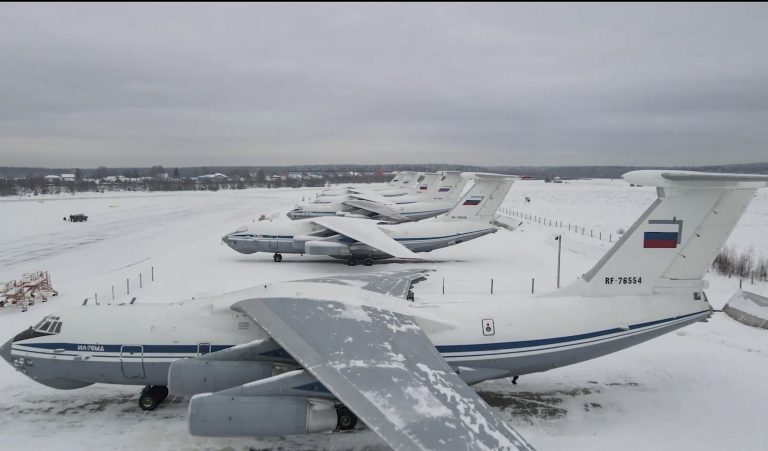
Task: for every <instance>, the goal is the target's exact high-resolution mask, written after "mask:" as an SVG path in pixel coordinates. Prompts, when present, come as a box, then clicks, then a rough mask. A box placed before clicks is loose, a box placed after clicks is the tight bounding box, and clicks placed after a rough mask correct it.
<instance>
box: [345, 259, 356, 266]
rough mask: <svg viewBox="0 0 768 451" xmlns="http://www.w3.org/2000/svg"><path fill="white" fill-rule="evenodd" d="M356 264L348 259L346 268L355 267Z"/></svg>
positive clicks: (353, 260)
mask: <svg viewBox="0 0 768 451" xmlns="http://www.w3.org/2000/svg"><path fill="white" fill-rule="evenodd" d="M356 264H357V262H356V261H355V259H354V258H350V259H349V260H347V266H355V265H356Z"/></svg>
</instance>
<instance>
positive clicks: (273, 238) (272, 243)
mask: <svg viewBox="0 0 768 451" xmlns="http://www.w3.org/2000/svg"><path fill="white" fill-rule="evenodd" d="M269 250H270V251H276V250H277V236H276V235H275V236H271V237H270V238H269Z"/></svg>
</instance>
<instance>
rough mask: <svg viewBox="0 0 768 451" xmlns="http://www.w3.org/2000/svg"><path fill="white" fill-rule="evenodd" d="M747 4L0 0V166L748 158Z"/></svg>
mask: <svg viewBox="0 0 768 451" xmlns="http://www.w3.org/2000/svg"><path fill="white" fill-rule="evenodd" d="M766 19H768V7H766V6H765V5H762V4H753V5H732V4H673V5H664V4H640V5H634V4H630V5H626V4H622V5H616V4H613V5H599V4H576V5H562V4H556V5H555V4H549V5H533V4H503V5H494V4H480V5H476V6H475V5H462V4H459V5H455V4H445V5H440V4H416V5H411V4H374V5H361V4H354V5H337V4H323V5H307V4H295V5H287V6H283V5H261V4H254V5H240V4H223V5H218V4H215V5H199V4H190V5H167V4H159V5H113V4H110V5H96V6H91V5H61V6H60V5H55V4H54V5H25V4H5V5H2V6H0V69H1V70H0V99H1V101H0V160H1V161H0V165H46V166H50V165H62V166H78V165H79V166H96V165H100V164H107V165H149V164H155V163H160V164H168V165H171V164H172V165H202V164H290V163H336V162H345V161H346V162H351V163H387V162H446V163H476V164H484V165H494V164H515V165H519V164H695V163H720V162H747V161H758V160H765V159H766V157H765V155H768V154H766V144H767V143H768V130H766V127H764V125H763V124H764V123H765V120H766V119H768V97H766V93H768V77H765V75H766V74H767V73H768V58H766V57H765V56H764V48H763V47H764V43H765V42H768V39H767V38H768V28H766V27H765V26H764V24H765V23H768V21H766Z"/></svg>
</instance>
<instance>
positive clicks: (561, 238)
mask: <svg viewBox="0 0 768 451" xmlns="http://www.w3.org/2000/svg"><path fill="white" fill-rule="evenodd" d="M555 240H557V289H558V290H559V289H560V250H561V248H562V247H563V236H562V235H558V236H556V237H555Z"/></svg>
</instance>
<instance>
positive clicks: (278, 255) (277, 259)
mask: <svg viewBox="0 0 768 451" xmlns="http://www.w3.org/2000/svg"><path fill="white" fill-rule="evenodd" d="M272 260H274V261H275V263H280V262H281V261H283V256H282V255H280V254H275V255H274V256H273V257H272Z"/></svg>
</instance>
